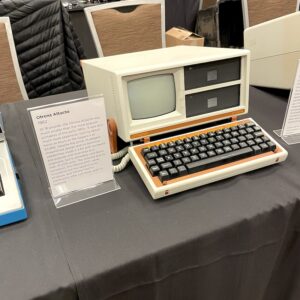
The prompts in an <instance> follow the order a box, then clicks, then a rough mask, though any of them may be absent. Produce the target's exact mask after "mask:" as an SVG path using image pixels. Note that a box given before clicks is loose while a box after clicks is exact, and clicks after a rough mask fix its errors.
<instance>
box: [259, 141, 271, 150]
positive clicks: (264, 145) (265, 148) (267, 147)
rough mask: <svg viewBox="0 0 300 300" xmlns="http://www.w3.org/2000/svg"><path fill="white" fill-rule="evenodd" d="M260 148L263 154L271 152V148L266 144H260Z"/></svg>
mask: <svg viewBox="0 0 300 300" xmlns="http://www.w3.org/2000/svg"><path fill="white" fill-rule="evenodd" d="M259 147H260V148H261V150H262V152H267V151H269V146H268V145H267V144H266V143H262V144H260V145H259Z"/></svg>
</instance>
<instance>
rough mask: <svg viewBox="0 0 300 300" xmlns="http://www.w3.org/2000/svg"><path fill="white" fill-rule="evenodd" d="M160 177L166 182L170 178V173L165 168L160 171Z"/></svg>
mask: <svg viewBox="0 0 300 300" xmlns="http://www.w3.org/2000/svg"><path fill="white" fill-rule="evenodd" d="M158 178H159V180H160V181H161V182H164V181H166V180H169V179H170V174H169V172H168V171H167V170H163V171H160V172H159V173H158Z"/></svg>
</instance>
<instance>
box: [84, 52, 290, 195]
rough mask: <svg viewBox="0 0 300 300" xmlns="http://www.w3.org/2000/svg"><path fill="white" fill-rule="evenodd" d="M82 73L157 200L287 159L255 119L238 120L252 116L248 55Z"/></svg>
mask: <svg viewBox="0 0 300 300" xmlns="http://www.w3.org/2000/svg"><path fill="white" fill-rule="evenodd" d="M82 66H83V70H84V76H85V80H86V86H87V91H88V94H89V95H90V96H93V95H97V94H103V95H104V98H105V105H106V111H107V116H108V117H109V118H113V119H114V120H115V122H116V124H117V128H118V136H119V137H120V138H121V139H122V140H124V141H125V142H130V144H131V146H130V147H129V155H130V158H131V161H132V162H133V164H134V166H135V168H136V169H137V171H138V173H139V174H140V176H141V178H142V180H143V181H144V183H145V185H146V186H147V188H148V190H149V192H150V193H151V195H152V197H153V198H154V199H156V198H160V197H164V196H167V195H171V194H174V193H178V192H181V191H184V190H187V189H190V188H195V187H198V186H201V185H204V184H208V183H210V182H214V181H217V180H221V179H224V178H228V177H231V176H234V175H238V174H240V173H244V172H248V171H252V170H254V169H257V168H261V167H265V166H267V165H271V164H275V163H278V162H280V161H283V160H285V159H286V157H287V152H286V150H284V149H283V148H282V147H281V146H280V145H279V144H278V143H277V142H276V141H275V140H274V139H273V138H272V137H271V136H269V135H268V134H267V133H266V132H265V131H264V130H263V129H262V128H261V127H260V126H259V125H258V124H257V123H256V122H255V121H254V120H252V119H248V118H247V119H242V120H239V121H237V119H236V117H237V116H239V115H242V114H245V113H247V112H248V101H249V100H248V94H249V51H248V50H240V49H222V48H208V47H194V46H178V47H170V48H162V49H156V50H150V51H142V52H136V53H129V54H123V55H115V56H109V57H102V58H97V59H92V60H86V61H84V62H83V64H82ZM228 119H230V120H231V122H227V123H224V124H220V125H215V126H212V125H211V123H212V122H216V121H222V120H228ZM204 124H206V127H205V128H204V129H199V128H198V129H197V128H196V127H197V126H198V125H202V126H203V125H204ZM187 128H188V132H187V133H184V134H178V131H179V130H181V129H187ZM161 134H168V136H167V137H164V138H159V137H158V136H159V135H161Z"/></svg>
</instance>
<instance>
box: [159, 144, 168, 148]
mask: <svg viewBox="0 0 300 300" xmlns="http://www.w3.org/2000/svg"><path fill="white" fill-rule="evenodd" d="M159 148H160V149H167V148H168V145H167V144H165V143H162V144H159Z"/></svg>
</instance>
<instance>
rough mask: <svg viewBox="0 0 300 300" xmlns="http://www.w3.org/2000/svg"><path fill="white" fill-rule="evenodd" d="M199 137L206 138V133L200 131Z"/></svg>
mask: <svg viewBox="0 0 300 300" xmlns="http://www.w3.org/2000/svg"><path fill="white" fill-rule="evenodd" d="M199 137H200V139H206V138H207V134H205V133H202V134H200V135H199Z"/></svg>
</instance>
